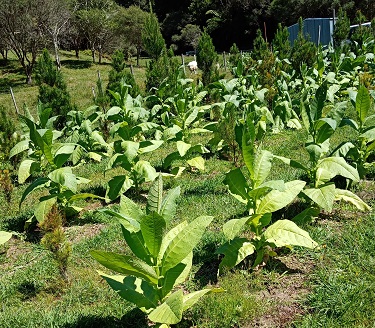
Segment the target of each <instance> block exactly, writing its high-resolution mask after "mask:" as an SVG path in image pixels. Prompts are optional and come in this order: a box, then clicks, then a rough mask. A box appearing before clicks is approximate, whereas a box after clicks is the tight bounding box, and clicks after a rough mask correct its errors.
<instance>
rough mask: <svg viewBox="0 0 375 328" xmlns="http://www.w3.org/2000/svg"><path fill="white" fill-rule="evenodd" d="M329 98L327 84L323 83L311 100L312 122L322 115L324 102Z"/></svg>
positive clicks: (310, 112)
mask: <svg viewBox="0 0 375 328" xmlns="http://www.w3.org/2000/svg"><path fill="white" fill-rule="evenodd" d="M326 98H327V84H326V83H324V84H322V85H321V86H320V87H319V88H318V90H317V91H316V94H315V97H314V98H313V100H312V101H311V102H310V108H309V109H310V110H309V112H308V115H309V117H310V120H311V122H314V121H316V120H318V119H319V118H321V117H322V113H323V107H324V102H325V100H326Z"/></svg>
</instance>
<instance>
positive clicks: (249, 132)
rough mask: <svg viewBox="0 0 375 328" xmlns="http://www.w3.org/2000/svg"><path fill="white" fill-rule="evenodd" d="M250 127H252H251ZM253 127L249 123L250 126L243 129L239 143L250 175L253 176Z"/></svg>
mask: <svg viewBox="0 0 375 328" xmlns="http://www.w3.org/2000/svg"><path fill="white" fill-rule="evenodd" d="M251 128H252V129H251ZM254 142H255V128H254V124H252V123H251V124H250V127H249V128H248V129H246V130H244V131H243V134H242V143H241V150H242V157H243V160H244V162H245V165H246V167H247V169H248V170H249V172H250V176H251V177H253V176H254V156H255V154H254V152H255V149H254V147H255V145H254Z"/></svg>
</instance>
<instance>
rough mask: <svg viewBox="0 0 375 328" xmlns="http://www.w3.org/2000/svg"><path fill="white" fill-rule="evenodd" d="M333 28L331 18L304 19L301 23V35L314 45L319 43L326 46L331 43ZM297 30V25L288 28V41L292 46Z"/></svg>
mask: <svg viewBox="0 0 375 328" xmlns="http://www.w3.org/2000/svg"><path fill="white" fill-rule="evenodd" d="M333 27H334V23H333V18H306V19H305V20H304V21H303V33H304V34H305V36H306V37H309V38H310V41H312V42H314V43H315V44H316V45H318V44H319V43H320V44H322V45H328V44H329V43H331V42H332V34H333ZM298 30H299V26H298V23H297V24H294V25H292V26H289V27H288V31H289V40H290V43H291V44H292V45H293V43H294V40H296V39H297V36H298Z"/></svg>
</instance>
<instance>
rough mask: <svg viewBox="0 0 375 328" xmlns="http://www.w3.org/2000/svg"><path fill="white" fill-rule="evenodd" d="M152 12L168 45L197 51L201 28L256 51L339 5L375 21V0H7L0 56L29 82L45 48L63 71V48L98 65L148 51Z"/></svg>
mask: <svg viewBox="0 0 375 328" xmlns="http://www.w3.org/2000/svg"><path fill="white" fill-rule="evenodd" d="M151 7H152V8H153V11H154V13H155V14H156V16H157V18H158V20H159V23H160V25H161V32H162V35H163V37H164V39H165V41H166V45H167V47H169V46H172V47H171V48H172V49H173V50H175V51H176V50H177V51H178V52H185V51H187V50H196V48H197V46H198V40H199V38H200V36H201V33H202V32H203V31H206V32H207V33H208V34H209V35H210V36H211V37H212V39H213V43H214V45H215V47H216V49H217V50H219V51H220V50H221V51H223V50H226V51H228V50H229V49H230V47H231V45H232V44H233V43H236V44H237V46H238V47H239V48H240V49H250V48H251V47H252V46H251V45H252V44H253V40H254V39H255V38H256V36H257V30H259V29H260V30H261V31H262V33H263V36H264V37H265V39H266V41H267V39H268V40H271V39H272V38H273V36H274V33H275V32H276V29H277V26H278V24H279V23H281V24H283V25H285V26H288V25H291V24H294V23H296V22H297V20H298V18H299V17H303V18H307V17H332V15H333V10H334V9H336V10H337V11H338V9H339V8H341V9H342V10H343V11H344V12H345V13H346V14H347V17H348V18H349V19H350V20H351V21H352V22H355V19H356V17H358V14H357V12H358V11H359V10H360V11H361V12H362V13H364V14H365V15H366V17H365V19H367V20H370V19H372V18H373V17H374V16H375V2H374V1H369V0H361V1H359V0H334V1H331V0H319V1H317V0H309V1H307V0H258V1H254V0H203V1H202V0H199V1H198V0H180V1H172V0H163V1H161V0H153V1H148V0H117V1H114V0H2V5H1V6H0V53H1V54H2V56H3V57H4V58H6V57H7V53H8V51H9V50H12V51H13V52H14V53H15V55H16V56H17V58H18V59H19V61H20V63H21V65H22V67H23V69H24V72H25V74H26V76H27V82H28V83H31V76H32V75H31V74H32V72H33V68H34V66H35V63H36V58H37V55H38V54H39V53H40V51H41V50H42V49H43V48H45V47H48V48H50V49H53V51H54V55H55V59H56V64H57V66H58V67H59V66H60V60H59V55H58V54H59V49H60V48H64V49H68V50H75V53H76V56H77V57H78V56H79V51H80V50H83V49H89V50H91V54H92V58H93V61H98V62H99V63H100V62H101V61H102V57H103V55H104V53H112V52H113V51H114V50H115V49H122V50H123V51H124V53H125V56H127V57H130V56H134V55H136V56H137V63H138V60H139V56H140V54H141V52H142V50H144V48H145V47H144V44H143V41H144V39H142V31H143V30H144V26H145V22H146V20H147V17H148V15H150V8H151Z"/></svg>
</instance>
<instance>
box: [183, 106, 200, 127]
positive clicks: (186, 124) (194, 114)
mask: <svg viewBox="0 0 375 328" xmlns="http://www.w3.org/2000/svg"><path fill="white" fill-rule="evenodd" d="M198 114H199V108H198V107H195V108H194V109H193V111H192V112H191V113H190V114H189V116H188V117H187V118H186V120H185V122H184V129H186V128H187V127H189V125H190V124H191V123H193V122H194V121H195V120H196V119H197V117H198Z"/></svg>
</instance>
